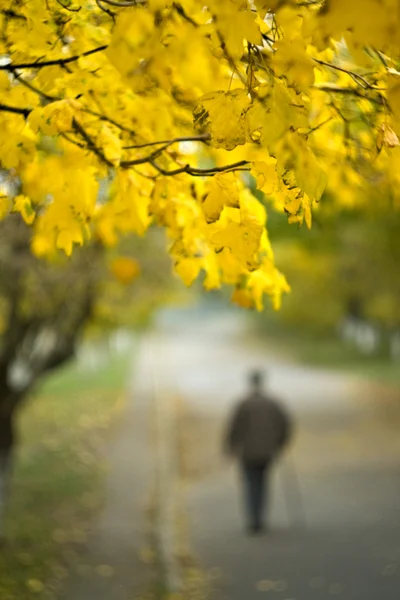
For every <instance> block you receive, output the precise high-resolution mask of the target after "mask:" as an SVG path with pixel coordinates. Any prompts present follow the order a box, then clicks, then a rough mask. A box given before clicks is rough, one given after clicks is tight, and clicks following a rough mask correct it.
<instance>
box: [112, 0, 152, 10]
mask: <svg viewBox="0 0 400 600" xmlns="http://www.w3.org/2000/svg"><path fill="white" fill-rule="evenodd" d="M102 2H104V3H105V4H110V5H111V6H116V7H117V8H130V7H131V6H138V5H139V4H145V2H146V0H102Z"/></svg>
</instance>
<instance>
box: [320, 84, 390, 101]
mask: <svg viewBox="0 0 400 600" xmlns="http://www.w3.org/2000/svg"><path fill="white" fill-rule="evenodd" d="M313 88H314V89H315V90H320V91H321V92H328V93H329V92H332V93H334V94H348V95H350V96H357V98H362V99H363V100H368V101H369V102H373V103H374V104H384V102H383V99H382V95H381V94H380V93H379V92H378V90H377V89H376V88H373V89H374V90H375V91H376V92H377V93H378V96H377V97H376V98H374V97H372V96H368V95H366V94H362V93H361V92H360V91H359V90H358V89H355V88H351V87H342V86H337V85H332V84H329V83H323V84H315V85H313Z"/></svg>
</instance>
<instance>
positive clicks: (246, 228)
mask: <svg viewBox="0 0 400 600" xmlns="http://www.w3.org/2000/svg"><path fill="white" fill-rule="evenodd" d="M399 22H400V9H399V5H398V2H397V1H396V0H383V1H382V0H381V1H378V0H362V1H361V0H354V1H353V2H349V1H348V0H347V1H345V0H326V1H325V2H318V1H312V0H310V1H307V0H306V1H298V2H296V1H292V2H289V1H288V2H286V1H285V0H254V1H252V0H249V1H247V0H182V1H181V2H164V1H162V0H147V1H146V0H121V1H119V0H97V1H94V0H93V1H92V0H77V1H76V2H75V1H74V0H47V1H45V0H30V1H29V2H25V1H23V0H17V1H13V2H11V0H8V1H7V0H1V1H0V31H1V37H0V46H1V55H2V59H1V63H0V120H1V128H0V136H1V143H0V161H1V165H2V167H3V169H4V170H5V173H6V175H5V180H4V182H3V188H4V189H3V194H2V197H1V202H0V213H1V215H2V216H3V217H6V216H7V214H8V213H9V212H10V211H18V212H20V213H21V214H22V216H23V218H24V219H25V221H26V222H27V223H29V224H31V225H32V226H33V228H34V238H33V243H32V249H33V251H34V252H35V253H36V254H37V255H39V256H45V255H49V254H52V253H53V252H54V251H55V250H56V249H61V250H64V251H65V252H66V253H67V254H70V253H71V252H72V250H73V247H74V245H75V244H78V245H82V244H85V243H86V242H88V241H89V240H93V239H95V240H100V241H101V242H102V243H103V244H105V245H108V246H111V245H113V244H115V243H116V242H117V240H118V239H119V237H120V236H121V235H122V236H123V235H125V234H130V233H136V234H140V235H142V234H144V233H145V232H146V230H147V229H148V227H149V226H150V225H152V224H157V225H161V226H163V227H165V228H166V230H167V234H168V239H169V251H170V254H171V255H172V257H173V260H174V265H175V270H176V272H177V273H178V274H179V275H180V276H181V278H182V279H183V280H184V282H185V283H187V284H190V283H192V282H193V281H194V280H195V279H196V278H197V277H198V276H199V275H200V273H204V285H205V287H206V288H207V289H213V288H218V287H219V286H220V285H221V284H222V283H228V284H232V285H233V286H234V288H235V291H234V299H235V300H236V301H237V302H239V303H240V304H243V305H245V306H256V307H257V308H259V309H261V308H262V306H263V296H264V295H265V294H266V295H268V296H270V297H271V299H272V300H273V303H274V305H275V306H278V305H279V301H280V297H281V294H282V292H285V291H287V290H288V284H287V283H286V280H285V278H284V276H283V275H282V274H281V273H280V272H279V271H278V269H277V268H276V267H275V264H274V258H273V252H272V249H271V246H270V241H269V237H268V231H267V223H266V221H267V212H266V210H267V206H268V204H267V202H271V203H272V204H273V205H274V206H275V208H276V209H277V210H279V211H281V212H282V213H286V215H287V217H288V221H289V223H294V224H302V223H303V222H305V223H306V225H307V226H308V227H310V226H311V224H312V213H313V211H315V210H318V203H319V201H320V200H321V197H322V195H323V194H324V193H325V194H326V195H327V196H329V195H330V196H331V197H333V198H334V201H335V203H338V204H340V205H342V206H354V205H360V206H363V205H364V204H365V203H367V202H371V198H372V201H374V197H375V198H383V197H384V198H386V199H387V200H388V201H389V202H390V203H391V204H392V205H393V206H397V207H398V205H399V192H398V190H399V189H400V186H399V178H400V168H399V167H400V149H399V141H398V137H397V136H398V134H399V132H400V72H399V70H398V68H399V62H398V57H399V54H400V52H399V50H400V48H399V44H400V41H399V40H400V37H399V35H398V34H399ZM250 182H253V183H254V182H255V185H256V187H257V189H258V190H259V191H260V192H263V193H264V195H265V196H264V197H265V198H266V199H267V201H265V202H264V201H260V200H259V198H260V197H261V195H259V194H257V197H255V196H254V195H253V194H252V193H251V191H250V187H251V186H249V184H250ZM16 188H18V189H17V192H12V191H10V190H15V189H16ZM252 189H253V188H252ZM371 190H373V194H371ZM128 267H129V268H128ZM115 268H116V269H117V270H118V272H120V271H121V272H123V277H125V276H127V277H130V275H129V273H128V271H129V269H131V270H132V265H131V266H129V265H127V264H125V265H123V264H122V263H120V264H119V265H116V266H115ZM129 272H130V271H129ZM127 273H128V275H127Z"/></svg>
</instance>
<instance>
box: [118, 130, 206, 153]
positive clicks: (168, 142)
mask: <svg viewBox="0 0 400 600" xmlns="http://www.w3.org/2000/svg"><path fill="white" fill-rule="evenodd" d="M209 139H211V136H210V134H209V133H204V134H203V135H192V136H187V137H185V136H182V137H176V138H173V139H171V140H160V141H158V142H148V143H146V144H133V145H132V146H125V147H124V150H131V149H134V148H146V147H148V146H157V145H158V144H165V145H166V147H167V148H168V146H172V144H177V143H179V142H206V141H208V140H209Z"/></svg>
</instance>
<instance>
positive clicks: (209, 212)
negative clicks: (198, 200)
mask: <svg viewBox="0 0 400 600" xmlns="http://www.w3.org/2000/svg"><path fill="white" fill-rule="evenodd" d="M224 206H231V207H233V208H238V207H239V192H238V183H237V180H236V177H235V175H234V174H233V173H222V174H218V175H215V177H213V179H212V181H211V183H210V187H209V192H208V194H207V196H206V198H205V199H204V201H203V203H202V205H201V208H202V209H203V213H204V216H205V217H206V221H207V222H208V223H212V222H213V221H216V220H217V219H219V216H220V214H221V211H222V209H223V208H224Z"/></svg>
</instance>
